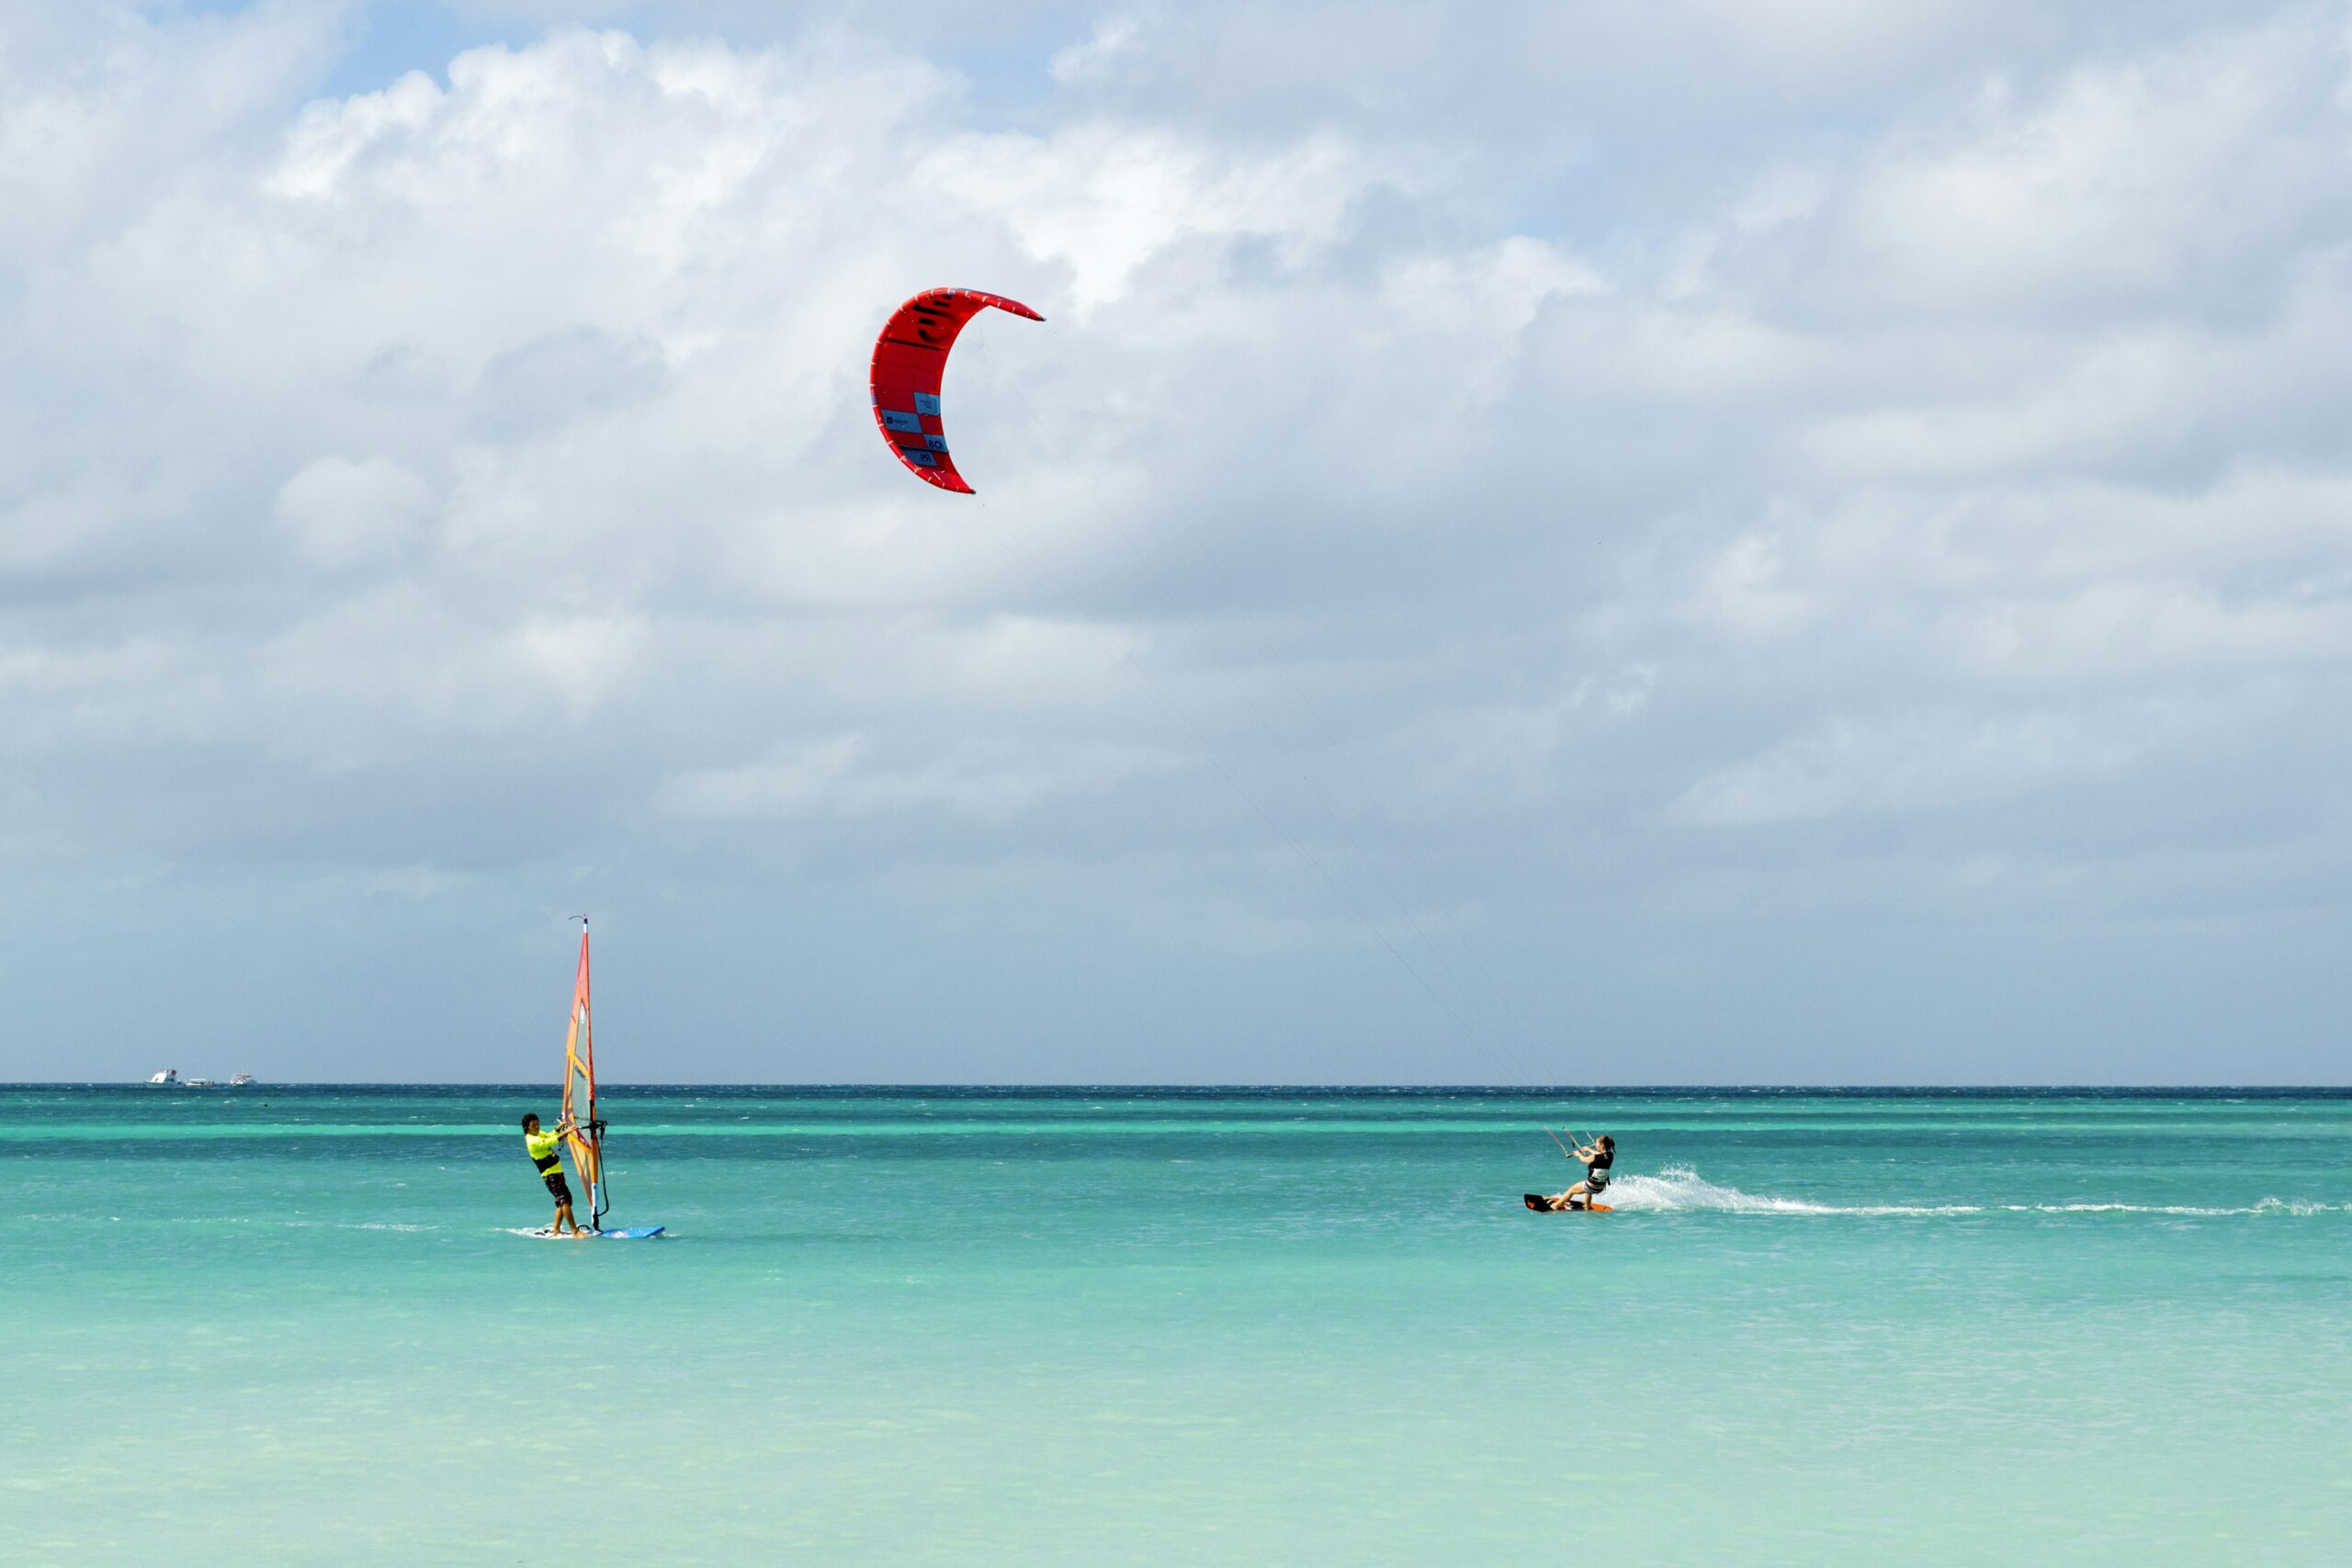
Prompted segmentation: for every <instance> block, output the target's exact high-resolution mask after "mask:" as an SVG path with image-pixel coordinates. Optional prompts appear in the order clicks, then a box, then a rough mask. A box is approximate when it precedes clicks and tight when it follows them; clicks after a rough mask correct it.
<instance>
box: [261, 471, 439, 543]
mask: <svg viewBox="0 0 2352 1568" xmlns="http://www.w3.org/2000/svg"><path fill="white" fill-rule="evenodd" d="M433 502H434V495H433V487H432V486H431V485H429V484H427V483H426V482H425V481H424V479H421V478H419V477H418V476H417V475H415V474H413V473H411V472H410V471H409V470H408V469H406V468H402V467H401V465H400V464H398V463H395V462H393V461H392V460H391V459H390V458H389V457H367V458H362V459H360V460H358V461H356V462H355V461H353V460H352V459H350V458H348V457H321V458H319V459H317V460H316V461H314V462H312V463H310V464H308V465H306V466H305V467H304V468H302V470H301V471H300V473H297V474H296V475H294V477H293V478H291V479H288V480H287V481H286V482H285V484H283V485H281V486H280V487H278V491H277V509H276V510H277V521H278V524H279V525H280V526H282V527H284V528H285V529H286V530H287V532H288V535H289V536H291V537H292V538H293V540H294V543H295V547H297V548H298V549H299V550H300V552H301V553H302V556H303V557H304V558H305V559H306V560H308V561H309V562H311V564H313V565H315V566H318V567H320V568H322V569H323V570H330V571H339V570H349V569H351V568H353V567H358V566H366V565H372V564H375V563H378V562H380V561H383V560H386V559H388V558H394V557H397V556H399V555H401V554H402V553H403V552H404V551H405V550H406V549H407V547H409V546H410V545H411V544H412V543H413V541H414V539H415V537H416V536H417V534H418V532H419V530H420V529H421V528H422V527H423V526H424V524H425V522H426V520H427V519H428V518H429V516H430V514H431V513H432V510H433Z"/></svg>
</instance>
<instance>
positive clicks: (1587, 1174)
mask: <svg viewBox="0 0 2352 1568" xmlns="http://www.w3.org/2000/svg"><path fill="white" fill-rule="evenodd" d="M1570 1157H1571V1158H1573V1159H1579V1160H1582V1161H1583V1162H1584V1179H1583V1180H1582V1181H1579V1182H1577V1184H1576V1185H1575V1186H1574V1187H1571V1188H1569V1189H1568V1190H1566V1192H1560V1193H1555V1194H1554V1195H1553V1198H1552V1207H1554V1208H1555V1209H1589V1208H1590V1207H1592V1204H1593V1201H1594V1200H1596V1199H1598V1198H1599V1197H1600V1195H1601V1194H1602V1193H1603V1192H1606V1191H1607V1190H1609V1168H1610V1167H1611V1166H1612V1165H1614V1164H1616V1163H1617V1140H1616V1139H1614V1138H1612V1137H1611V1136H1610V1135H1609V1134H1606V1133H1603V1134H1601V1135H1600V1136H1599V1137H1598V1138H1595V1139H1594V1140H1593V1141H1592V1142H1590V1143H1589V1144H1580V1145H1577V1147H1576V1148H1575V1149H1574V1150H1573V1151H1572V1152H1571V1154H1570Z"/></svg>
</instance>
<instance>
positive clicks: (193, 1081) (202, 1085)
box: [180, 1078, 220, 1089]
mask: <svg viewBox="0 0 2352 1568" xmlns="http://www.w3.org/2000/svg"><path fill="white" fill-rule="evenodd" d="M180 1087H181V1088H182V1089H219V1088H220V1085H219V1084H217V1083H214V1082H213V1081H212V1080H211V1079H210V1078H187V1079H183V1080H182V1081H181V1083H180Z"/></svg>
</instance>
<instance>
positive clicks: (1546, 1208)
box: [1526, 1192, 1617, 1214]
mask: <svg viewBox="0 0 2352 1568" xmlns="http://www.w3.org/2000/svg"><path fill="white" fill-rule="evenodd" d="M1526 1202H1527V1206H1528V1207H1529V1208H1531V1209H1532V1210H1534V1211H1535V1212H1536V1213H1539V1214H1613V1213H1616V1212H1617V1211H1616V1210H1614V1209H1612V1208H1611V1207H1610V1206H1609V1205H1608V1204H1606V1203H1577V1204H1575V1205H1574V1206H1572V1207H1569V1208H1566V1209H1555V1208H1554V1207H1553V1206H1552V1200H1550V1199H1549V1198H1546V1197H1545V1196H1544V1194H1542V1193H1541V1192H1530V1193H1528V1194H1526Z"/></svg>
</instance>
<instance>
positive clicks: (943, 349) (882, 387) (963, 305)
mask: <svg viewBox="0 0 2352 1568" xmlns="http://www.w3.org/2000/svg"><path fill="white" fill-rule="evenodd" d="M991 305H993V306H994V307H996V309H998V310H1010V311H1012V313H1013V314H1014V315H1016V316H1025V317H1027V318H1028V319H1029V320H1031V321H1044V320H1045V319H1046V318H1045V317H1043V316H1041V315H1039V314H1037V312H1036V311H1035V310H1031V309H1030V308H1029V307H1028V306H1026V305H1023V304H1022V303H1021V302H1020V301H1019V300H1017V299H1006V298H1005V297H1004V296H1002V295H1001V294H983V293H981V292H980V291H979V290H978V289H977V288H926V289H924V290H923V291H922V293H920V294H918V295H916V296H915V297H914V298H913V299H910V300H908V301H907V302H906V303H905V304H903V305H901V306H899V308H898V309H897V310H893V311H891V312H890V319H889V320H888V321H886V322H884V323H883V325H882V335H881V336H880V337H878V338H876V339H875V340H874V368H873V372H872V379H871V386H872V388H873V391H874V423H876V425H877V426H879V427H880V428H881V431H882V439H883V440H885V441H888V443H889V444H890V450H891V451H893V452H896V453H897V454H898V455H899V461H900V462H901V463H904V464H905V465H906V466H907V471H908V472H910V473H911V474H913V475H914V477H915V478H917V479H921V480H922V481H923V482H924V483H925V484H932V485H937V486H938V487H939V488H940V489H941V490H952V491H956V493H957V494H959V495H969V494H971V493H972V487H971V486H970V485H967V484H966V483H965V482H964V476H963V475H961V474H959V473H957V472H956V460H955V459H954V458H953V457H949V456H948V455H947V432H946V430H945V429H944V427H943V426H942V425H941V424H940V423H939V378H940V377H941V375H942V374H943V373H944V372H945V370H946V368H947V351H948V350H949V349H951V348H954V347H955V346H956V333H960V332H962V331H963V330H964V323H965V322H966V321H970V320H971V319H972V318H973V317H974V316H977V315H978V314H979V313H980V312H981V311H982V310H987V309H988V308H989V307H990V306H991Z"/></svg>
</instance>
